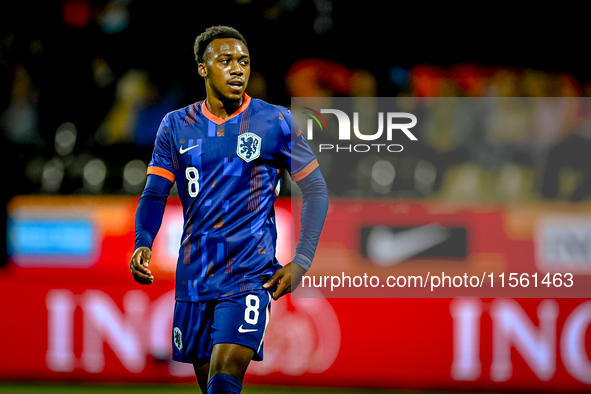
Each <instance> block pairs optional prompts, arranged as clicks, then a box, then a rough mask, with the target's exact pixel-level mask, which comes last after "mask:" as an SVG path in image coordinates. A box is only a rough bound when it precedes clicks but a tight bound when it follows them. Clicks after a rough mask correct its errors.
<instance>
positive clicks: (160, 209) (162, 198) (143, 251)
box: [129, 115, 174, 285]
mask: <svg viewBox="0 0 591 394" xmlns="http://www.w3.org/2000/svg"><path fill="white" fill-rule="evenodd" d="M170 130H171V128H170V124H169V121H168V115H167V116H165V117H164V119H163V120H162V123H161V124H160V128H159V129H158V133H157V134H156V145H155V147H154V153H153V155H152V161H151V162H150V165H149V166H148V180H147V181H146V187H145V188H144V191H143V193H142V196H141V197H140V201H139V203H138V206H137V211H136V214H135V251H134V252H133V256H132V257H131V261H130V263H129V269H130V270H131V275H132V276H133V279H134V280H135V281H136V282H138V283H141V284H144V285H149V284H152V283H153V282H154V277H153V276H152V273H151V272H150V270H149V269H148V265H149V264H150V259H151V257H152V243H153V242H154V238H155V237H156V234H157V233H158V230H159V229H160V225H161V224H162V217H163V216H164V208H165V207H166V202H167V201H168V194H169V193H170V189H171V187H172V184H173V182H174V172H173V171H174V170H173V164H172V156H171V155H172V150H171V143H170V134H171V133H170Z"/></svg>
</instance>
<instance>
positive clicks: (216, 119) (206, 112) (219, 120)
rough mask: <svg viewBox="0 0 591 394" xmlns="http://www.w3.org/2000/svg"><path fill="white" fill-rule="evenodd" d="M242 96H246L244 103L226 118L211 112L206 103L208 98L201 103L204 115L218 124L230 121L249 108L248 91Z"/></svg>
mask: <svg viewBox="0 0 591 394" xmlns="http://www.w3.org/2000/svg"><path fill="white" fill-rule="evenodd" d="M242 97H244V101H243V102H242V105H241V106H240V108H238V109H237V110H236V112H234V113H233V114H232V115H231V116H229V117H228V118H226V119H222V118H220V117H217V116H215V115H214V114H212V113H211V111H210V110H209V108H207V104H205V102H206V101H207V99H205V100H203V104H201V111H202V112H203V115H205V117H206V118H207V119H209V120H211V121H212V122H213V123H215V124H217V125H220V124H222V123H225V122H227V121H229V120H230V119H232V118H235V117H236V116H238V115H240V114H241V113H243V112H244V111H245V110H246V108H248V105H249V104H250V96H249V95H248V94H246V93H242Z"/></svg>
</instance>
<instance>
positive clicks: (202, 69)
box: [197, 63, 207, 78]
mask: <svg viewBox="0 0 591 394" xmlns="http://www.w3.org/2000/svg"><path fill="white" fill-rule="evenodd" d="M197 72H198V73H199V75H200V76H202V77H203V78H205V77H207V68H206V67H205V63H199V65H198V66H197Z"/></svg>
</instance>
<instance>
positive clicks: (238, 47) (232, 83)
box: [199, 38, 250, 100]
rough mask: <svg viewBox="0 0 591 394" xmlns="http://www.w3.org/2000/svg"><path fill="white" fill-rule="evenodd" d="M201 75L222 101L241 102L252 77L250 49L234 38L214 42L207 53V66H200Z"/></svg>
mask: <svg viewBox="0 0 591 394" xmlns="http://www.w3.org/2000/svg"><path fill="white" fill-rule="evenodd" d="M203 71H205V75H203ZM199 73H200V74H201V76H204V77H205V78H206V84H207V86H208V87H209V88H210V89H211V90H212V91H213V93H214V94H215V95H216V96H218V97H219V98H220V99H229V100H239V99H240V98H241V97H242V93H244V90H245V89H246V85H247V83H248V78H249V77H250V56H249V54H248V49H247V48H246V46H245V45H244V43H243V42H242V41H240V40H236V39H234V38H219V39H217V40H213V41H212V42H211V43H210V44H209V46H208V48H207V50H206V52H205V65H203V67H201V65H200V70H199Z"/></svg>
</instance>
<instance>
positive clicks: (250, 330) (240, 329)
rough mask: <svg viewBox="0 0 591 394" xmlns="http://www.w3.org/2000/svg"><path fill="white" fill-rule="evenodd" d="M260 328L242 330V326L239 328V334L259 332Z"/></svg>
mask: <svg viewBox="0 0 591 394" xmlns="http://www.w3.org/2000/svg"><path fill="white" fill-rule="evenodd" d="M258 330H259V329H258V328H242V325H240V327H238V332H240V333H245V332H254V331H258Z"/></svg>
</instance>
